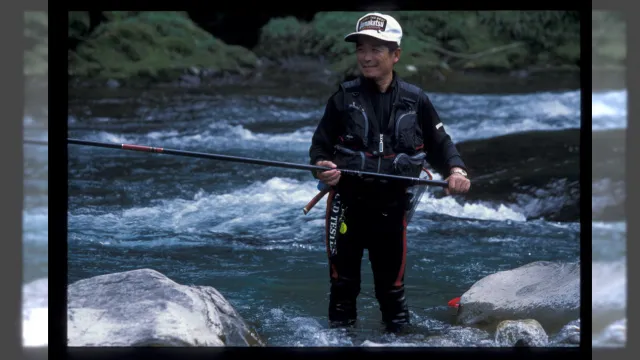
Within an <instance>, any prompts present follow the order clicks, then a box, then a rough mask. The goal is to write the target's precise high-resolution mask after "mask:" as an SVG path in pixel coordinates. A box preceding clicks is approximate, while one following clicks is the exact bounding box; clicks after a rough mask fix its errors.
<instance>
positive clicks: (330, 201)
mask: <svg viewBox="0 0 640 360" xmlns="http://www.w3.org/2000/svg"><path fill="white" fill-rule="evenodd" d="M334 195H335V190H329V196H328V197H327V212H326V215H325V218H324V224H325V225H324V231H325V243H326V245H327V259H329V267H330V269H331V270H330V271H331V277H332V278H334V279H337V278H338V271H337V270H336V266H335V265H334V264H332V263H331V248H330V247H329V219H330V218H331V206H332V205H333V196H334Z"/></svg>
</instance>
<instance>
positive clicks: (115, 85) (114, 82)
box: [107, 79, 120, 89]
mask: <svg viewBox="0 0 640 360" xmlns="http://www.w3.org/2000/svg"><path fill="white" fill-rule="evenodd" d="M107 87H108V88H111V89H115V88H119V87H120V82H119V81H118V80H114V79H109V80H108V81H107Z"/></svg>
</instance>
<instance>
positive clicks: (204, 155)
mask: <svg viewBox="0 0 640 360" xmlns="http://www.w3.org/2000/svg"><path fill="white" fill-rule="evenodd" d="M24 142H25V143H30V144H38V145H47V143H46V142H44V141H38V140H28V139H27V140H24ZM67 143H69V144H75V145H86V146H95V147H103V148H110V149H118V150H132V151H141V152H148V153H156V154H167V155H177V156H186V157H193V158H201V159H212V160H221V161H231V162H239V163H245V164H255V165H264V166H274V167H281V168H288V169H297V170H308V171H313V170H322V171H326V170H339V171H340V172H341V173H344V174H347V175H355V176H373V177H379V178H383V179H392V180H401V181H405V182H408V183H409V184H411V185H431V186H440V187H445V188H446V187H448V186H449V184H448V183H447V182H446V181H442V180H431V179H420V178H414V177H408V176H400V175H390V174H380V173H372V172H367V171H358V170H351V169H342V168H335V169H334V168H330V167H325V166H317V165H307V164H295V163H287V162H281V161H272V160H262V159H253V158H246V157H240V156H231V155H220V154H210V153H202V152H193V151H185V150H175V149H166V148H162V147H153V146H146V145H134V144H117V143H104V142H97V141H87V140H80V139H72V138H67ZM329 189H330V188H329V187H328V186H325V187H323V188H320V189H319V190H320V193H318V194H317V195H316V196H315V197H314V198H313V199H312V200H311V201H310V202H309V204H307V206H305V207H304V209H303V211H304V213H305V214H307V213H308V212H309V210H311V208H312V207H313V206H314V205H315V204H316V203H317V202H318V201H319V200H320V199H321V198H322V197H323V196H324V195H325V194H326V193H327V192H328V191H329Z"/></svg>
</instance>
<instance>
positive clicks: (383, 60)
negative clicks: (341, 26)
mask: <svg viewBox="0 0 640 360" xmlns="http://www.w3.org/2000/svg"><path fill="white" fill-rule="evenodd" d="M356 55H357V58H358V66H359V67H360V71H362V74H363V75H364V77H366V78H370V79H379V78H381V77H384V76H386V75H388V74H390V73H391V72H392V71H393V65H394V64H395V63H396V62H398V60H399V59H400V49H399V48H398V49H396V50H394V51H393V52H390V51H389V48H388V47H387V46H386V45H385V44H384V42H382V41H381V40H378V39H376V38H372V37H369V36H361V37H360V39H358V42H357V44H356Z"/></svg>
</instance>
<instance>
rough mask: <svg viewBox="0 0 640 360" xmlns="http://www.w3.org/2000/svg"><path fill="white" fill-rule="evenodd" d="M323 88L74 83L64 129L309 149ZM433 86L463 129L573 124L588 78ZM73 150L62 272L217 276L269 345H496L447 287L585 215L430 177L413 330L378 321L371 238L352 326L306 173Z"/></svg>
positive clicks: (413, 267)
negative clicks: (469, 191) (336, 312)
mask: <svg viewBox="0 0 640 360" xmlns="http://www.w3.org/2000/svg"><path fill="white" fill-rule="evenodd" d="M328 94H329V92H328V93H327V94H325V95H323V96H321V97H292V96H277V95H273V94H272V93H271V94H270V93H269V92H268V91H263V92H258V91H256V92H255V93H251V94H247V93H244V94H243V93H222V92H215V91H213V90H210V89H191V90H184V89H182V90H169V89H165V90H159V89H157V90H153V91H147V92H136V91H133V90H127V89H110V90H100V91H98V90H96V91H83V92H82V93H80V92H77V93H75V94H73V95H72V97H71V98H70V103H69V118H68V124H69V137H73V138H78V139H84V140H92V141H102V142H113V143H133V144H142V145H150V146H159V147H164V148H173V149H182V150H193V151H201V152H213V153H222V154H228V155H237V156H247V157H253V158H261V159H271V160H279V161H286V162H295V163H308V149H309V145H310V138H311V136H312V133H313V130H314V128H315V125H316V123H317V121H318V120H319V118H320V116H321V115H322V113H323V107H324V104H325V101H326V96H328ZM429 95H430V97H431V98H432V101H433V102H434V104H435V106H436V108H437V110H438V111H439V112H440V115H441V117H442V118H443V120H444V121H445V124H447V126H448V128H447V130H448V131H449V133H450V134H451V135H452V137H453V139H454V141H456V142H459V141H464V140H471V139H479V138H491V137H495V136H499V135H504V134H508V133H513V132H520V131H527V130H540V129H545V130H550V131H553V130H561V129H568V128H579V127H580V93H579V91H567V92H545V93H532V94H522V95H456V94H432V93H430V94H429ZM605 123H606V124H608V122H605ZM68 149H69V179H68V184H69V210H68V244H69V273H68V276H69V282H74V281H77V280H80V279H83V278H88V277H91V276H95V275H100V274H107V273H113V272H118V271H126V270H131V269H137V268H152V269H155V270H157V271H160V272H161V273H163V274H165V275H166V276H168V277H170V278H171V279H173V280H175V281H177V282H179V283H183V284H195V285H208V286H213V287H215V288H217V289H218V290H219V291H220V292H221V293H222V294H224V296H225V297H226V298H227V299H229V300H230V301H231V303H232V304H233V305H234V306H235V308H236V309H237V310H238V311H239V312H240V314H241V315H242V316H243V317H244V318H245V319H246V320H247V321H248V322H250V323H251V324H252V325H253V326H255V328H256V329H257V331H258V333H259V334H260V335H261V336H262V337H263V338H264V339H265V340H266V342H267V343H268V344H269V345H271V346H353V345H356V346H358V345H361V344H362V343H363V342H364V341H365V340H370V341H373V342H379V343H387V344H394V345H419V346H473V345H481V344H491V339H492V336H491V334H488V333H486V332H484V331H481V330H478V329H473V328H462V327H458V326H454V325H452V323H451V315H450V312H449V309H448V308H447V302H448V301H449V300H450V299H452V298H454V297H457V296H460V295H461V294H462V293H464V292H465V291H466V290H467V289H468V288H469V287H470V286H471V285H473V283H474V282H476V281H478V280H479V279H481V278H482V277H484V276H487V275H489V274H491V273H494V272H496V271H500V270H508V269H512V268H515V267H518V266H521V265H525V264H527V263H530V262H533V261H537V260H549V261H578V259H579V254H580V244H579V242H580V225H579V223H578V222H568V223H557V222H550V221H545V220H543V219H536V220H532V219H528V218H527V217H526V215H525V214H523V213H521V212H519V211H518V209H519V208H517V207H513V206H511V205H509V204H504V203H495V202H494V203H490V202H457V201H455V200H454V199H453V198H450V197H440V196H436V194H435V193H436V190H433V191H432V190H430V192H429V193H427V194H426V195H425V196H424V197H423V198H422V201H421V203H420V204H419V206H418V208H417V211H416V213H415V215H414V217H413V220H412V222H411V223H410V225H409V228H408V234H407V237H408V254H407V270H406V275H405V277H406V288H407V297H408V302H409V305H410V307H411V317H412V321H413V324H414V325H415V327H414V330H412V332H411V333H410V334H409V335H400V336H395V335H388V334H384V333H383V332H381V331H380V328H381V327H380V323H379V320H380V313H379V310H378V308H377V303H376V300H375V299H374V298H373V297H372V294H373V285H372V278H371V270H370V265H369V262H368V259H367V255H366V252H365V256H364V257H363V263H362V265H363V266H362V270H363V280H362V281H363V283H362V293H361V296H360V297H359V298H358V308H359V325H358V329H357V332H356V335H355V336H353V335H352V336H347V335H346V334H345V333H343V332H342V331H340V330H335V329H328V328H327V323H326V316H327V305H328V290H329V271H328V268H327V258H326V248H325V244H324V222H323V217H324V214H325V202H324V201H321V202H320V203H318V205H316V207H315V208H314V209H312V210H311V212H310V213H309V214H308V215H306V216H305V215H303V212H302V207H303V206H304V205H305V204H306V203H307V202H308V201H309V200H311V198H312V197H313V196H314V195H315V194H316V193H317V190H316V185H317V183H316V181H314V179H313V178H312V177H311V174H310V173H309V172H307V171H298V170H288V169H281V168H274V167H262V166H256V165H247V164H239V163H232V162H220V161H212V160H204V159H193V158H184V157H176V156H169V155H157V154H147V153H139V152H131V151H121V150H113V149H104V148H93V147H85V146H78V145H69V148H68ZM41 151H42V150H41ZM436 178H441V177H439V176H437V175H436ZM536 200H538V201H539V200H540V199H532V201H536ZM45 209H46V208H45ZM36 214H39V213H37V212H36ZM34 216H36V215H34Z"/></svg>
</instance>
